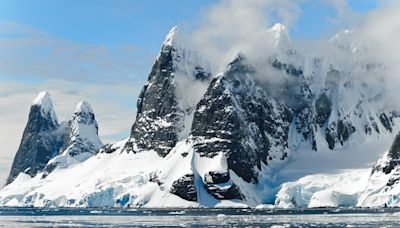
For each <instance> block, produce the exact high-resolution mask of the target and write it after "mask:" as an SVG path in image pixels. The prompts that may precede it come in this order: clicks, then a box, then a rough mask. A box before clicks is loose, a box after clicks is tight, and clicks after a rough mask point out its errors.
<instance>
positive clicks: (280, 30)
mask: <svg viewBox="0 0 400 228" xmlns="http://www.w3.org/2000/svg"><path fill="white" fill-rule="evenodd" d="M268 31H269V32H270V33H272V34H274V35H276V36H280V35H282V34H283V35H287V34H288V29H287V27H286V26H285V25H283V24H281V23H276V24H274V25H273V26H272V27H271V28H270V29H268Z"/></svg>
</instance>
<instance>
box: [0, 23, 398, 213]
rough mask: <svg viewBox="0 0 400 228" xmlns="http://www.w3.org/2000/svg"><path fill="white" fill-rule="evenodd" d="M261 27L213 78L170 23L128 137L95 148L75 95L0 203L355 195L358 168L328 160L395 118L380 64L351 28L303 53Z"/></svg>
mask: <svg viewBox="0 0 400 228" xmlns="http://www.w3.org/2000/svg"><path fill="white" fill-rule="evenodd" d="M266 34H267V36H266V42H271V43H272V50H271V52H268V53H265V56H262V57H261V58H259V59H255V58H254V56H252V57H251V58H247V57H246V54H238V55H237V56H236V57H235V58H234V59H233V60H232V61H231V62H230V63H229V65H228V66H226V68H225V69H224V70H223V72H221V73H219V74H216V75H215V76H214V77H212V75H211V68H210V64H209V63H208V62H207V60H205V59H204V58H203V57H202V56H201V55H200V54H199V52H201V50H199V52H197V51H193V50H191V49H190V48H188V47H187V46H186V45H185V43H184V41H183V40H182V39H181V38H180V35H179V30H178V29H177V28H176V27H174V28H172V29H171V31H170V32H169V34H168V35H167V37H166V39H165V42H164V43H163V45H162V48H161V51H160V54H159V55H158V57H157V59H156V60H155V63H154V65H153V68H152V70H151V72H150V75H149V78H148V82H147V83H146V85H145V86H144V88H143V90H142V92H141V94H140V96H139V99H138V103H137V116H136V121H135V123H133V126H132V130H131V135H130V137H129V138H128V139H126V140H122V141H120V142H116V143H111V144H107V145H105V146H103V147H102V148H101V149H100V147H101V146H102V144H101V141H100V140H99V138H98V135H97V123H96V121H95V118H94V114H93V111H92V110H91V108H90V105H89V104H87V103H85V102H82V103H80V104H79V105H78V107H77V110H76V111H75V114H74V116H73V118H72V119H71V120H70V121H69V122H68V124H61V125H60V126H55V129H57V130H58V131H60V132H63V133H62V139H63V140H62V142H61V145H59V149H61V150H58V151H56V153H54V154H53V155H52V156H51V157H49V159H48V160H50V159H51V160H50V161H49V162H48V163H47V161H46V163H44V165H45V166H46V168H43V167H42V168H40V169H38V170H36V172H35V173H34V174H31V175H30V176H27V175H24V174H23V173H21V174H20V175H19V176H18V177H17V179H16V180H15V181H13V182H12V183H9V184H8V185H7V186H6V187H5V188H4V189H3V190H1V191H0V205H18V206H31V205H34V206H89V207H90V206H129V205H130V206H146V207H163V206H182V207H191V206H196V207H197V206H208V207H211V206H228V205H229V206H243V205H250V206H256V205H257V204H261V203H272V202H274V201H275V194H276V193H277V192H278V190H279V189H280V191H279V193H278V195H277V199H276V202H277V204H278V205H280V206H283V207H292V206H301V207H303V206H304V207H306V206H309V207H319V206H351V205H356V204H357V201H358V199H359V196H360V195H361V192H363V190H364V189H363V187H365V185H366V184H367V182H366V179H368V174H366V173H368V172H366V171H362V172H361V173H358V171H353V172H350V173H342V174H337V172H338V169H349V168H351V169H355V168H367V167H368V165H369V163H370V162H372V161H374V160H375V159H377V157H378V156H379V154H380V152H381V151H384V150H387V148H388V146H389V144H390V142H391V141H392V140H393V138H394V134H395V133H396V132H397V131H398V130H399V126H400V124H399V118H398V117H399V116H400V115H399V113H400V109H399V108H398V107H397V106H394V105H392V104H390V103H388V102H387V101H388V99H386V98H387V94H386V90H385V83H387V82H385V80H383V77H384V75H383V74H381V70H382V67H383V66H381V65H379V64H376V63H374V62H372V61H371V60H368V59H365V58H360V56H362V55H363V53H362V52H364V51H366V49H362V48H359V49H357V51H354V50H353V49H354V47H355V46H354V45H351V44H352V40H351V37H349V36H350V35H351V32H346V31H345V32H342V33H339V34H338V35H337V36H335V37H334V38H332V39H331V41H330V44H331V45H332V48H333V49H334V50H335V53H336V54H337V55H338V56H340V58H336V57H335V56H333V57H331V58H330V57H326V56H325V57H316V56H310V55H308V54H305V53H302V52H301V51H300V50H298V49H296V47H295V46H294V45H293V44H292V43H291V42H290V38H289V36H288V31H287V28H285V27H284V26H283V25H281V24H277V25H275V26H273V27H272V28H271V29H269V30H267V31H266ZM349 42H350V43H349ZM349 44H350V45H349ZM349 49H351V50H349ZM343 58H344V59H345V61H342V59H343ZM43 97H45V96H43ZM39 100H40V99H39ZM35 103H37V102H35ZM38 103H41V102H38ZM42 103H43V102H42ZM45 106H46V107H48V106H49V105H45ZM43 110H45V111H43V112H39V113H50V114H46V116H48V117H49V118H48V119H49V120H50V121H51V120H52V119H55V118H53V117H52V116H53V114H51V113H52V112H49V110H52V109H49V108H43ZM41 116H42V114H41ZM54 116H55V114H54ZM53 122H54V121H53ZM54 123H57V122H54ZM60 129H64V130H60ZM32 143H33V142H30V144H32ZM56 155H57V156H56ZM19 172H21V170H19ZM19 172H16V173H15V174H14V177H16V176H17V175H18V173H19ZM321 172H322V173H328V174H326V175H317V173H321ZM310 174H311V176H306V175H310ZM304 176H306V177H304ZM301 177H303V178H301ZM299 178H301V179H299ZM10 182H11V181H10ZM285 182H290V183H285ZM283 183H285V184H283ZM281 184H283V185H282V187H281V188H280V186H281Z"/></svg>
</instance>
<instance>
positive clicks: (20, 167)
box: [7, 105, 62, 184]
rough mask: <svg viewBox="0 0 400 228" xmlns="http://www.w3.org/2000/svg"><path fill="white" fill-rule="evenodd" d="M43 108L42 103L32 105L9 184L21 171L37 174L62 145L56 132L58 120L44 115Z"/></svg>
mask: <svg viewBox="0 0 400 228" xmlns="http://www.w3.org/2000/svg"><path fill="white" fill-rule="evenodd" d="M41 109H42V107H41V106H40V105H32V107H31V110H30V113H29V119H28V123H27V125H26V127H25V130H24V134H23V136H22V140H21V144H20V146H19V149H18V152H17V154H16V155H15V158H14V162H13V164H12V167H11V172H10V175H9V176H8V179H7V184H9V183H11V182H12V181H13V180H14V179H15V178H16V177H17V176H18V174H19V173H21V172H23V173H26V174H28V175H30V176H34V175H35V174H37V173H38V172H39V171H41V170H42V169H43V168H44V167H45V166H46V164H47V162H48V161H49V160H50V159H51V158H53V157H54V156H55V155H56V154H57V153H58V152H59V150H60V148H61V147H62V142H61V141H60V140H58V137H57V134H56V130H57V129H58V127H59V124H58V122H57V121H55V120H54V119H53V117H52V116H51V115H45V116H43V111H42V110H41Z"/></svg>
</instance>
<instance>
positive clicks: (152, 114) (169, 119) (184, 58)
mask: <svg viewBox="0 0 400 228" xmlns="http://www.w3.org/2000/svg"><path fill="white" fill-rule="evenodd" d="M169 36H170V35H169ZM171 39H174V38H173V37H171ZM190 58H191V57H190V56H188V54H187V52H186V51H185V50H184V49H182V48H181V47H178V46H176V45H172V44H164V46H163V47H162V49H161V52H160V55H159V57H158V59H157V60H156V62H155V63H154V66H153V68H152V70H151V73H150V75H149V78H148V82H147V83H146V85H145V86H144V88H143V90H142V92H141V93H140V96H139V99H138V102H137V116H136V121H135V123H134V124H133V126H132V130H131V139H130V140H129V142H128V143H127V145H126V148H127V149H128V151H134V152H137V151H141V150H150V149H154V150H156V151H157V153H158V154H159V155H160V156H161V157H164V156H166V155H167V154H168V153H169V151H170V150H171V149H172V148H173V147H174V146H175V145H176V143H177V141H178V140H179V133H180V132H181V131H182V130H183V129H184V127H185V126H184V118H185V116H186V115H187V113H186V110H183V108H182V107H181V106H179V104H178V99H177V97H176V86H177V85H176V80H177V79H176V74H177V73H179V74H185V76H188V77H191V78H193V79H196V80H200V81H204V80H208V78H209V77H210V73H209V72H207V71H206V70H205V69H204V67H203V66H201V65H200V64H198V63H196V62H195V61H192V60H191V59H190ZM188 64H189V65H191V67H192V68H193V71H192V72H185V71H184V70H186V69H181V68H184V67H182V66H181V65H188ZM196 64H198V65H196Z"/></svg>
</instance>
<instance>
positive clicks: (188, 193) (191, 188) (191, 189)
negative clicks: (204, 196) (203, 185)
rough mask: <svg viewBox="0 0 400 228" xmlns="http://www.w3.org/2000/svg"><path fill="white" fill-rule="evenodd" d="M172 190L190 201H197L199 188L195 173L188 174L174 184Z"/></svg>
mask: <svg viewBox="0 0 400 228" xmlns="http://www.w3.org/2000/svg"><path fill="white" fill-rule="evenodd" d="M170 192H171V193H172V194H174V195H177V196H179V197H181V198H182V199H184V200H188V201H193V202H196V201H197V190H196V184H195V181H194V174H186V175H185V176H183V177H181V178H179V179H178V180H176V181H175V182H174V183H173V184H172V188H171V190H170Z"/></svg>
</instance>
